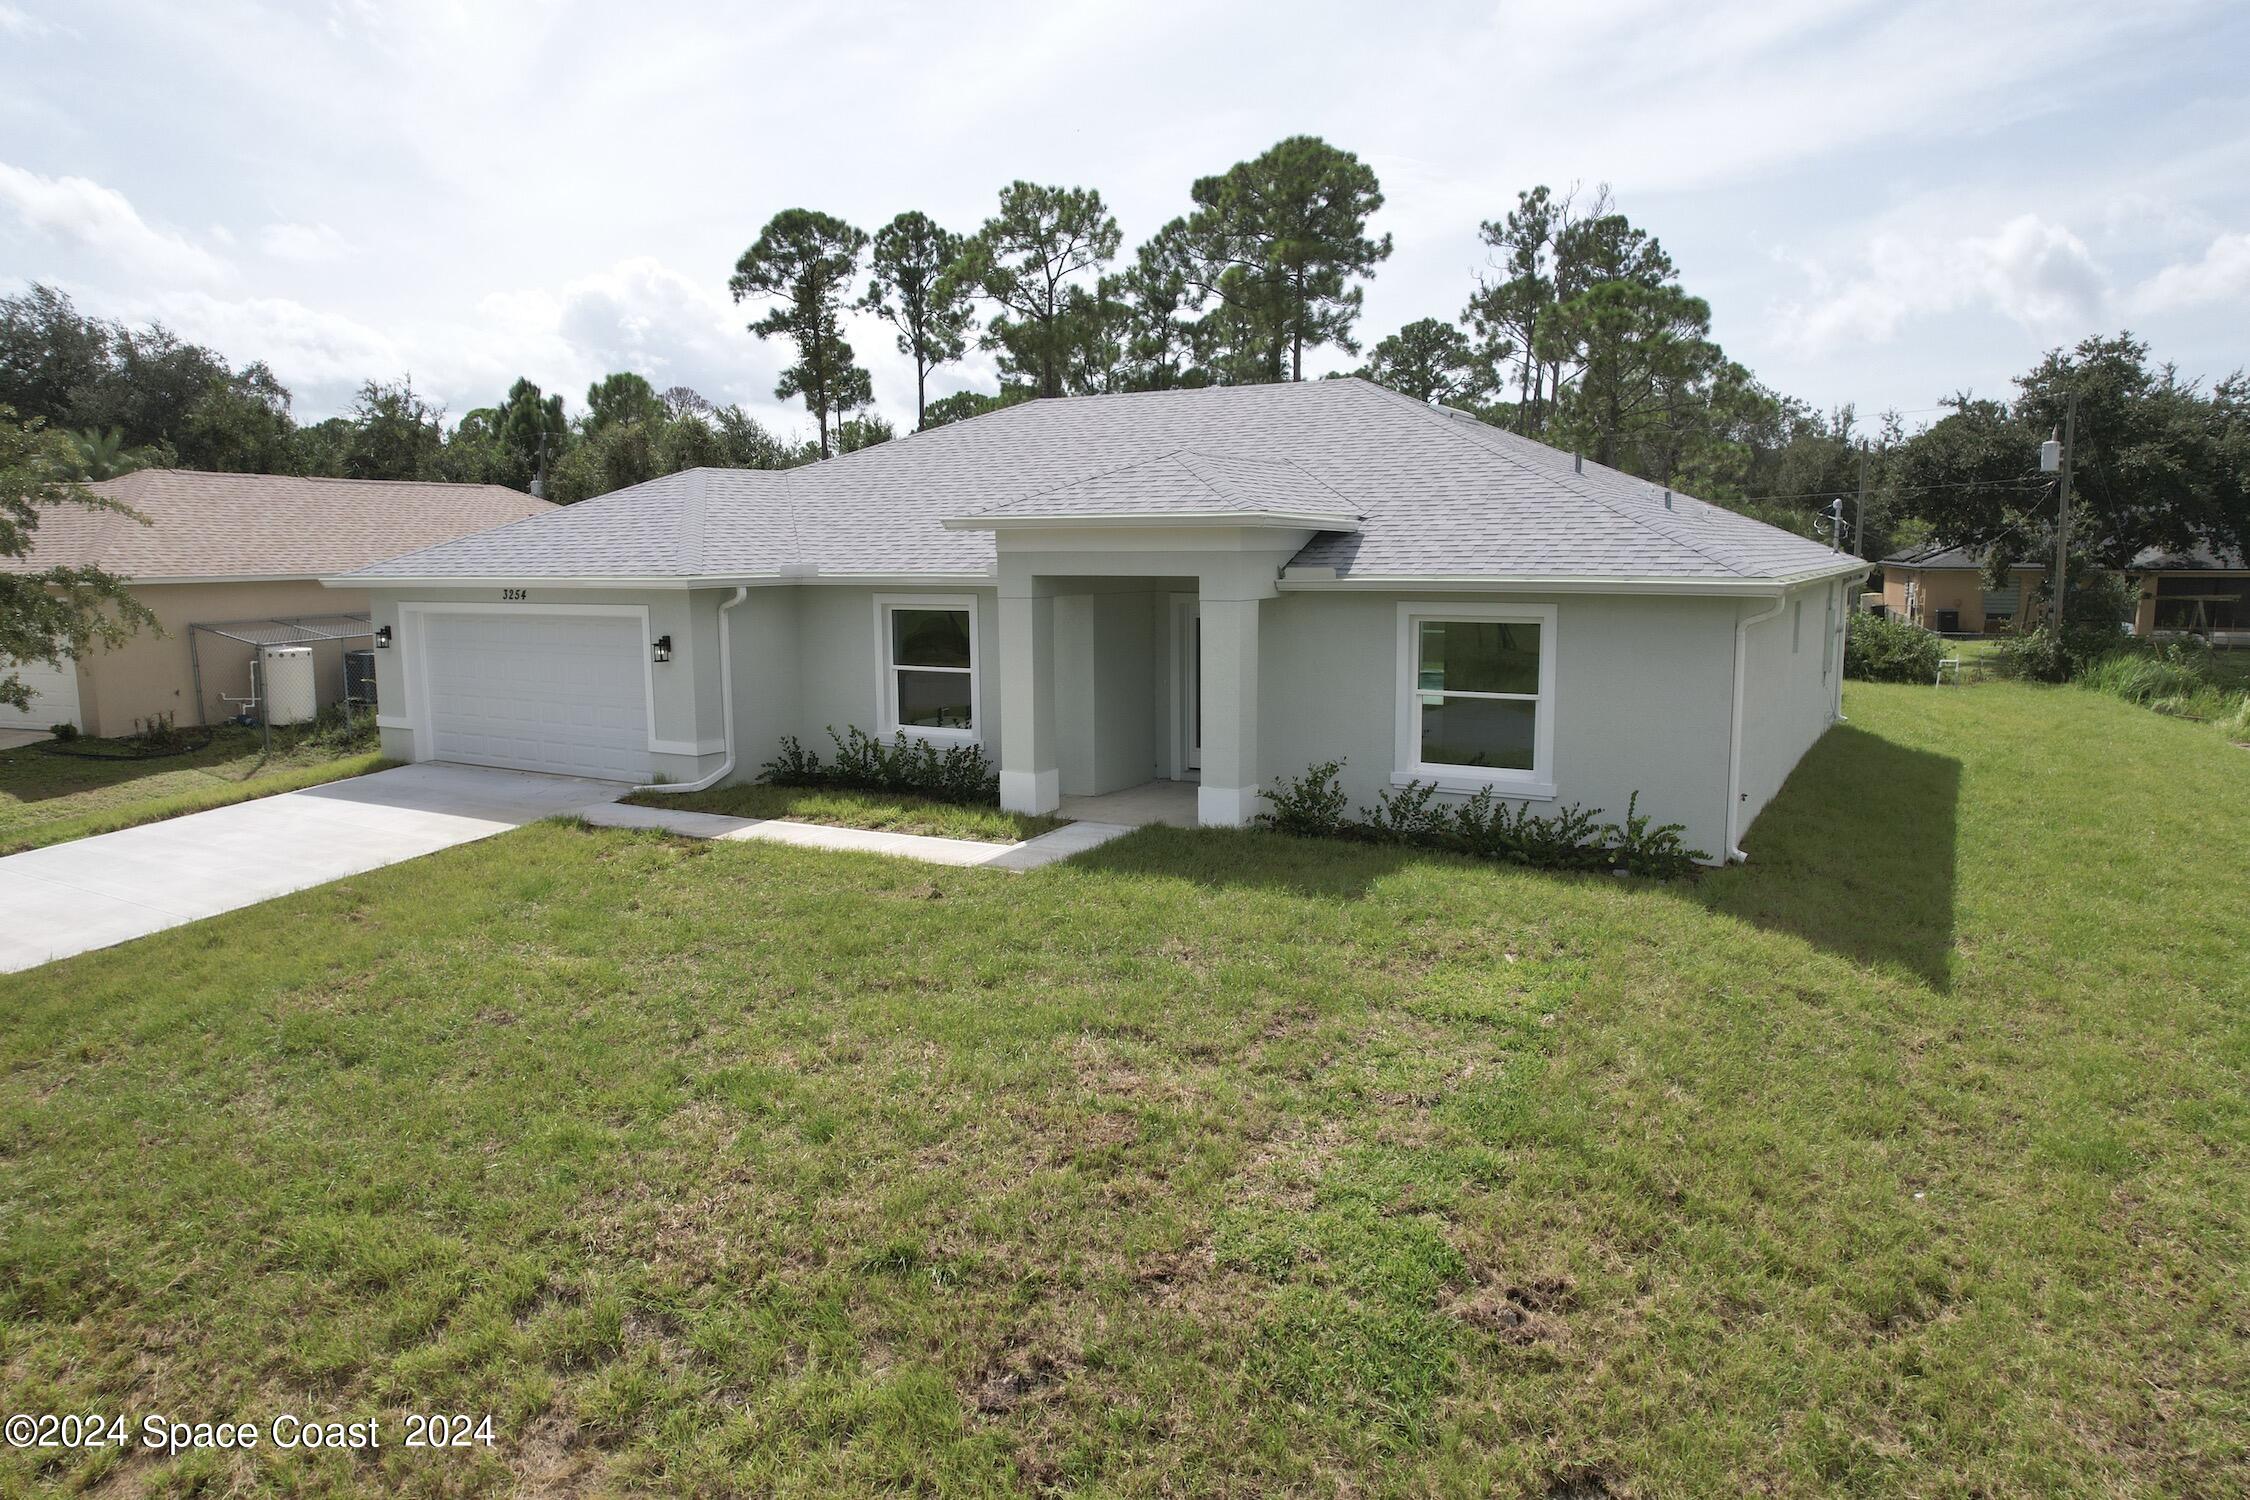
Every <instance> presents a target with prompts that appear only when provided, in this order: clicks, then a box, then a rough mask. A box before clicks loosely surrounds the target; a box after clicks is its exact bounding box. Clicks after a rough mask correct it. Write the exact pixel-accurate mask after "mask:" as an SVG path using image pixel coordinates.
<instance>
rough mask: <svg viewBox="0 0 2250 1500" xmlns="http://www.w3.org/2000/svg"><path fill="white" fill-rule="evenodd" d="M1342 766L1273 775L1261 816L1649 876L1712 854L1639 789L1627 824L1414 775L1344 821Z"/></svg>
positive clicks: (1679, 870)
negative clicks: (1647, 809)
mask: <svg viewBox="0 0 2250 1500" xmlns="http://www.w3.org/2000/svg"><path fill="white" fill-rule="evenodd" d="M1342 770H1343V763H1342V762H1340V761H1332V760H1331V761H1323V762H1321V763H1320V764H1318V765H1315V766H1311V767H1308V768H1307V769H1306V771H1305V773H1304V774H1303V775H1301V776H1296V777H1284V778H1282V779H1281V780H1279V781H1277V782H1275V783H1274V789H1273V790H1272V791H1270V792H1266V793H1264V794H1263V795H1264V797H1265V799H1266V800H1267V801H1268V802H1270V803H1272V804H1273V810H1272V811H1271V812H1268V813H1265V814H1263V815H1261V816H1260V818H1259V820H1258V821H1259V822H1260V823H1262V824H1263V825H1264V826H1266V827H1268V828H1271V829H1273V830H1274V831H1275V832H1277V833H1287V834H1294V835H1297V836H1299V837H1307V838H1349V839H1358V840H1360V841H1362V842H1365V843H1372V844H1403V845H1408V846H1411V847H1414V848H1419V849H1443V850H1447V851H1450V852H1452V853H1456V854H1467V855H1471V856H1473V857H1475V858H1478V859H1491V860H1502V861H1505V862H1507V863H1509V864H1518V865H1527V866H1530V867H1531V868H1533V869H1539V870H1615V871H1618V872H1620V873H1622V874H1629V875H1641V876H1646V877H1648V878H1650V879H1653V880H1674V879H1677V878H1679V877H1680V876H1683V875H1686V874H1689V873H1691V872H1692V871H1693V870H1694V868H1695V867H1696V865H1698V864H1703V863H1708V862H1709V860H1710V857H1711V856H1710V855H1708V854H1706V853H1704V852H1703V851H1702V850H1700V849H1690V848H1688V847H1687V845H1686V843H1685V842H1684V841H1683V840H1682V839H1681V837H1680V835H1681V833H1682V832H1684V829H1683V828H1682V826H1681V825H1680V824H1678V823H1664V824H1654V820H1653V819H1652V818H1650V817H1649V816H1648V815H1647V814H1645V813H1643V812H1642V811H1641V810H1640V802H1641V794H1640V793H1639V792H1637V791H1636V792H1634V793H1633V794H1632V796H1631V797H1629V798H1628V799H1627V800H1626V803H1625V819H1624V821H1623V822H1621V823H1604V822H1602V821H1601V813H1600V811H1599V810H1591V811H1590V810H1588V809H1587V808H1584V807H1581V806H1579V805H1578V804H1576V803H1573V804H1571V805H1570V806H1568V807H1564V808H1558V809H1556V811H1554V812H1553V813H1551V814H1544V815H1543V814H1539V813H1534V812H1533V811H1532V810H1531V806H1530V804H1529V803H1522V802H1519V803H1510V802H1507V801H1504V800H1502V799H1501V798H1500V797H1499V796H1497V795H1496V794H1495V793H1494V792H1493V791H1492V789H1491V788H1489V787H1487V788H1485V789H1483V790H1480V791H1478V792H1477V793H1476V794H1475V795H1473V796H1471V797H1468V798H1465V799H1464V800H1462V801H1461V802H1459V803H1457V804H1454V805H1452V806H1448V805H1446V804H1445V803H1442V802H1440V801H1438V790H1439V789H1438V786H1437V784H1436V783H1435V782H1422V781H1410V782H1408V783H1407V784H1406V785H1404V786H1402V787H1396V788H1393V789H1392V790H1390V791H1387V792H1380V793H1377V794H1376V797H1375V805H1374V806H1372V807H1362V808H1361V809H1360V810H1359V817H1358V818H1357V819H1356V820H1347V819H1346V818H1345V817H1344V792H1343V788H1342V787H1341V785H1339V782H1338V778H1339V773H1340V772H1341V771H1342ZM1652 825H1653V826H1652Z"/></svg>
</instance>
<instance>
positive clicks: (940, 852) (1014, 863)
mask: <svg viewBox="0 0 2250 1500" xmlns="http://www.w3.org/2000/svg"><path fill="white" fill-rule="evenodd" d="M580 816H582V817H584V818H585V820H586V821H587V822H589V823H593V824H595V825H597V826H599V827H602V828H658V829H662V830H663V831H664V832H666V833H676V834H680V835H682V836H684V837H686V838H691V839H755V840H758V841H760V842H763V843H769V844H795V845H797V846H799V847H800V848H806V849H850V850H854V851H856V852H858V853H862V854H890V855H896V856H897V857H899V858H901V859H919V860H922V861H924V862H926V863H928V864H933V865H962V866H974V867H976V868H979V869H985V870H1036V869H1038V868H1039V867H1040V866H1042V865H1051V864H1053V863H1055V862H1056V861H1057V860H1063V859H1068V858H1070V857H1071V856H1072V855H1073V854H1079V853H1083V852H1084V851H1086V850H1088V849H1093V848H1097V847H1099V846H1100V845H1103V844H1106V843H1108V842H1109V841H1110V840H1111V839H1114V838H1119V837H1122V836H1123V835H1125V834H1128V833H1131V832H1132V831H1133V830H1132V829H1131V828H1130V827H1128V826H1127V825H1125V824H1123V823H1065V824H1064V825H1063V826H1062V827H1060V828H1057V829H1056V830H1054V831H1053V832H1052V833H1043V834H1041V835H1039V837H1037V838H1035V839H1027V840H1025V841H1024V842H1023V843H1020V844H990V843H986V842H984V841H983V840H982V839H946V838H937V837H934V836H933V835H930V834H926V833H883V832H880V831H878V830H876V829H872V828H831V827H829V826H828V825H827V824H825V823H798V822H794V821H792V820H790V819H787V818H730V817H726V816H724V815H722V814H719V813H704V812H689V811H686V810H685V809H682V808H671V807H627V806H624V805H622V804H616V805H610V806H603V807H590V808H587V809H586V810H585V811H584V812H583V813H582V814H580Z"/></svg>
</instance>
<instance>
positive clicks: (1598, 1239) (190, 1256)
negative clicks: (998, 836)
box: [0, 683, 2250, 1496]
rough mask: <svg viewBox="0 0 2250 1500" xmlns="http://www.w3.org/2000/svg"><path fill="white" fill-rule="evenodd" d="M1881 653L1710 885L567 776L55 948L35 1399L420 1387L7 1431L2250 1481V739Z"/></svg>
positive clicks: (30, 1099) (26, 1152)
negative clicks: (726, 806)
mask: <svg viewBox="0 0 2250 1500" xmlns="http://www.w3.org/2000/svg"><path fill="white" fill-rule="evenodd" d="M1845 706H1846V710H1847V712H1848V713H1849V714H1850V716H1851V722H1850V723H1849V724H1846V725H1843V726H1840V727H1838V728H1837V729H1836V730H1834V731H1833V732H1831V733H1830V734H1829V735H1828V737H1827V738H1826V739H1825V740H1824V741H1823V742H1822V743H1821V744H1820V745H1819V746H1818V747H1817V748H1816V749H1815V751H1814V752H1813V753H1812V755H1811V756H1809V757H1808V758H1807V759H1806V761H1805V762H1804V764H1803V765H1802V766H1801V767H1800V768H1799V770H1798V772H1797V774H1796V775H1795V776H1794V777H1793V778H1792V779H1791V781H1790V783H1789V785H1788V787H1787V788H1786V789H1785V790H1784V791H1783V793H1782V795H1781V797H1780V798H1779V799H1778V800H1777V801H1776V802H1775V803H1774V805H1773V806H1772V807H1771V808H1770V809H1768V811H1767V812H1766V814H1765V815H1764V817H1763V818H1761V819H1760V821H1759V822H1758V823H1757V825H1756V826H1755V827H1754V828H1753V830H1752V831H1751V835H1750V838H1749V840H1748V846H1749V848H1750V850H1751V853H1752V857H1753V863H1752V864H1751V865H1749V866H1748V867H1747V868H1743V869H1738V870H1733V871H1729V872H1725V873H1720V874H1715V875H1712V876H1710V877H1708V878H1705V879H1703V880H1700V881H1698V882H1695V883H1693V884H1689V885H1684V886H1671V887H1655V886H1647V885H1642V884H1638V883H1634V882H1628V881H1621V880H1616V879H1612V878H1607V877H1562V876H1551V875H1540V874H1536V873H1532V872H1528V871H1520V870H1511V869H1504V868H1495V867H1487V866H1478V865H1473V864H1470V863H1467V862H1464V861H1461V860H1456V859H1452V858H1447V857H1444V856H1428V855H1416V854H1411V853H1407V852H1404V851H1398V850H1386V849H1376V848H1368V847H1363V846H1354V845H1339V844H1321V843H1314V842H1298V841H1291V840H1286V839H1282V838H1279V837H1276V836H1272V835H1260V834H1248V833H1245V834H1220V833H1193V832H1185V831H1176V830H1168V829H1146V830H1142V831H1141V832H1139V833H1137V834H1135V835H1133V836H1131V837H1130V838H1127V839H1123V840H1120V841H1118V842H1116V843H1113V844H1110V845H1107V846H1105V847H1104V848H1102V849H1099V850H1096V851H1093V852H1091V853H1090V854H1088V855H1085V856H1082V857H1080V858H1079V859H1078V860H1076V861H1073V862H1070V863H1067V864H1064V865H1059V866H1055V867H1051V868H1049V869H1046V870H1043V871H1039V872H1036V873H1033V874H1030V875H1025V876H1017V877H1010V876H1005V875H999V874H994V873H991V872H983V871H973V870H952V869H942V868H936V867H928V866H921V865H915V864H909V863H904V862H897V861H887V860H882V859H877V858H873V857H863V856H848V855H835V854H827V853H821V852H816V851H808V850H800V849H791V848H784V847H776V846H770V845H762V844H723V843H710V842H696V841H688V840H675V839H668V838H664V837H661V836H657V835H652V834H636V833H628V832H622V831H611V830H601V831H597V830H592V829H587V828H583V827H576V826H569V825H564V824H560V823H548V824H543V825H539V826H535V827H532V828H529V829H525V830H522V831H519V832H516V833H511V834H507V835H503V836H501V837H498V838H494V839H491V840H488V841H485V842H482V843H478V844H474V845H469V846H466V847H463V848H459V849H455V850H452V851H449V852H447V853H444V854H440V855H436V856H432V857H430V858H427V859H421V860H416V861H413V862H412V863H410V864H407V865H403V866H398V867H395V868H392V869H388V870H384V871H380V872H376V873H372V874H369V875H365V876H359V877H354V878H352V879H349V880H346V881H342V882H339V883H336V884H333V885H329V886H326V887H322V888H320V889H318V890H314V891H310V892H306V893H303V894H300V895H298V896H294V897H290V898H288V899H286V900H284V901H280V902H276V903H273V904H271V905H268V906H265V907H260V908H258V909H256V910H253V911H246V912H241V913H236V914H233V915H230V916H226V917H221V918H218V919H215V920H212V921H208V922H201V923H197V924H194V925H192V926H189V927H186V928H181V929H177V930H174V931H172V932H168V933H164V934H160V935H157V936H155V937H152V938H149V939H146V940H143V941H141V942H137V943H134V944H131V945H128V946H126V947H123V948H119V949H113V950H109V951H106V952H101V953H94V954H87V955H83V956H81V957H79V958H75V959H71V960H68V961H66V962H64V963H60V964H56V965H53V966H51V967H49V968H46V969H42V970H39V971H36V972H34V973H31V974H28V975H18V976H12V977H11V978H10V979H9V980H8V981H7V1009H8V1014H9V1025H8V1027H7V1028H6V1030H5V1031H4V1032H0V1151H4V1153H5V1170H4V1171H0V1369H4V1370H5V1371H6V1386H7V1391H8V1397H9V1400H8V1405H9V1407H10V1409H11V1410H32V1411H37V1410H41V1409H56V1410H73V1409H97V1410H120V1409H122V1410H126V1411H131V1412H147V1411H163V1412H168V1413H171V1414H174V1415H175V1416H181V1417H190V1416H192V1417H199V1418H207V1419H217V1418H222V1417H228V1416H246V1417H255V1416H271V1415H272V1414H273V1413H275V1412H277V1411H283V1410H287V1411H293V1412H298V1413H319V1414H324V1415H329V1416H333V1417H336V1418H339V1419H344V1418H352V1417H366V1416H376V1417H383V1418H386V1419H388V1420H389V1421H390V1422H391V1423H392V1424H393V1425H392V1426H390V1427H388V1428H387V1429H386V1434H387V1436H386V1446H385V1447H384V1448H383V1449H382V1450H381V1451H380V1453H378V1454H374V1455H371V1456H365V1457H360V1458H350V1457H342V1456H333V1455H331V1456H321V1457H312V1458H306V1457H300V1456H292V1455H289V1454H284V1453H279V1452H275V1451H273V1450H272V1449H271V1448H270V1447H269V1448H267V1449H265V1450H261V1451H260V1452H259V1453H257V1454H256V1455H253V1456H249V1457H244V1456H240V1455H208V1456H199V1457H194V1458H189V1459H182V1460H174V1461H170V1462H159V1461H157V1460H155V1459H152V1458H150V1457H148V1456H147V1455H145V1454H141V1453H137V1452H136V1453H131V1454H126V1455H116V1454H111V1455H108V1456H100V1457H75V1456H69V1455H55V1454H47V1455H39V1454H31V1453H8V1454H4V1455H0V1489H7V1490H9V1491H11V1492H17V1493H21V1492H28V1491H30V1490H33V1489H37V1488H40V1487H44V1486H55V1487H62V1486H67V1485H73V1484H95V1483H99V1482H104V1481H106V1482H107V1483H108V1484H109V1485H110V1486H111V1491H108V1492H121V1493H133V1492H136V1491H151V1490H162V1491H164V1492H167V1493H176V1494H184V1493H189V1492H193V1491H197V1490H204V1491H228V1492H238V1493H251V1494H276V1495H278V1494H285V1493H286V1494H308V1493H323V1494H325V1493H337V1492H345V1491H357V1492H362V1493H401V1494H421V1495H440V1494H442V1495H448V1496H457V1495H479V1496H481V1495H503V1494H508V1493H511V1492H515V1491H520V1492H522V1493H541V1494H544V1493H552V1492H570V1491H581V1492H593V1491H601V1492H610V1491H633V1492H663V1493H675V1494H689V1493H693V1494H702V1495H723V1494H744V1495H753V1494H755V1495H769V1494H770V1495H785V1496H792V1495H806V1496H810V1495H828V1494H839V1493H841V1494H869V1493H895V1492H900V1491H914V1492H917V1493H924V1494H973V1495H1011V1494H1034V1493H1082V1494H1151V1495H1153V1494H1204V1493H1233V1494H1245V1495H1247V1494H1277V1493H1300V1494H1313V1495H1335V1494H1354V1495H1364V1494H1381V1495H1428V1494H1446V1495H1464V1496H1466V1495H1486V1494H1501V1495H1530V1496H1545V1495H1562V1494H1571V1495H1580V1496H1585V1495H1596V1494H1609V1495H1619V1496H1622V1495H1641V1496H1672V1495H1729V1496H1731V1495H1738V1494H1742V1493H1745V1492H1752V1493H1761V1494H1780V1495H1804V1496H1825V1495H1833V1494H1917V1495H1963V1496H1966V1495H1980V1496H2018V1495H2020V1496H2051V1495H2064V1496H2078V1495H2083V1496H2097V1495H2098V1496H2114V1495H2119V1494H2183V1495H2187V1494H2193V1495H2226V1494H2241V1493H2243V1491H2244V1487H2245V1480H2244V1476H2245V1474H2250V1452H2246V1450H2245V1444H2246V1441H2250V1436H2246V1435H2250V1341H2246V1340H2245V1339H2244V1338H2243V1336H2242V1332H2243V1329H2244V1327H2245V1326H2246V1324H2250V1286H2246V1283H2245V1278H2244V1272H2243V1267H2244V1264H2245V1262H2246V1259H2250V1016H2246V1014H2245V1001H2244V994H2245V991H2244V985H2243V975H2244V973H2245V964H2246V961H2250V924H2246V923H2245V922H2244V921H2243V919H2242V904H2241V877H2242V866H2241V851H2242V850H2243V849H2244V848H2245V847H2250V755H2246V754H2245V753H2244V752H2242V751H2240V750H2238V749H2235V748H2233V747H2231V746H2228V745H2227V744H2225V743H2224V742H2223V741H2221V740H2219V739H2218V738H2217V737H2215V736H2213V735H2212V734H2210V733H2209V732H2208V731H2207V730H2206V729H2203V728H2200V727H2198V726H2195V725H2192V724H2188V723H2184V722H2181V721H2179V720H2176V719H2170V718H2166V717H2164V716H2162V715H2158V714H2152V713H2148V712H2145V711H2143V710H2140V709H2136V708H2133V707H2131V706H2129V705H2127V704H2124V703H2121V702H2118V701H2116V700H2114V699H2110V698H2106V697H2102V696H2099V695H2096V694H2092V693H2085V692H2079V691H2075V690H2072V689H2067V688H2055V689H2042V688H2036V687H2029V686H2019V685H2013V684H1996V685H1990V686H1986V687H1982V688H1979V689H1976V690H1974V691H1969V692H1960V693H1955V692H1951V691H1945V692H1939V691H1934V690H1932V689H1927V688H1917V687H1878V686H1865V685H1861V684H1856V683H1854V684H1848V685H1847V688H1846V699H1845ZM410 1408H411V1409H416V1410H427V1409H439V1410H449V1409H450V1410H466V1411H471V1412H481V1411H489V1412H491V1413H493V1414H494V1415H495V1417H496V1418H497V1421H496V1423H495V1425H496V1427H497V1429H498V1431H499V1433H500V1435H501V1443H500V1445H499V1446H498V1447H497V1448H496V1449H494V1450H493V1451H491V1452H489V1453H473V1454H468V1455H453V1456H443V1457H440V1456H433V1455H429V1454H426V1453H420V1454H418V1453H415V1452H411V1451H409V1450H406V1449H403V1448H401V1447H399V1446H397V1440H398V1436H399V1430H398V1428H397V1427H396V1425H395V1424H396V1420H397V1414H398V1413H399V1412H401V1411H402V1410H405V1409H410Z"/></svg>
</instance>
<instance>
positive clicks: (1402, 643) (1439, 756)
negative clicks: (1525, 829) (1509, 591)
mask: <svg viewBox="0 0 2250 1500" xmlns="http://www.w3.org/2000/svg"><path fill="white" fill-rule="evenodd" d="M1391 780H1392V781H1393V783H1396V784H1403V783H1405V782H1408V781H1434V782H1436V783H1437V784H1438V785H1439V786H1441V787H1443V788H1445V789H1447V790H1449V791H1475V790H1477V789H1480V788H1483V787H1490V788H1492V789H1493V790H1494V791H1496V792H1499V793H1500V794H1501V795H1503V796H1510V797H1527V798H1545V797H1552V796H1553V795H1554V794H1555V608H1554V606H1553V605H1551V604H1442V603H1431V604H1401V605H1400V606H1399V607H1398V755H1397V763H1396V765H1395V766H1394V767H1393V768H1392V774H1391Z"/></svg>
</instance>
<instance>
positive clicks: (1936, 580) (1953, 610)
mask: <svg viewBox="0 0 2250 1500" xmlns="http://www.w3.org/2000/svg"><path fill="white" fill-rule="evenodd" d="M2046 576H2047V570H2046V568H2045V567H2043V566H2041V565H2040V564H2038V563H2035V562H2018V563H2016V564H2015V565H2014V566H2012V567H2011V568H2009V569H2008V583H2007V586H2006V587H2005V588H1997V589H1996V588H1994V587H1992V585H1991V582H1990V580H1988V579H1987V578H1986V577H1985V566H1984V559H1982V558H1981V557H1979V556H1977V555H1976V554H1975V553H1972V552H1970V551H1968V550H1967V549H1966V548H1961V547H1916V548H1913V549H1910V550H1909V551H1905V552H1901V553H1899V554H1897V555H1896V556H1893V557H1886V558H1884V559H1883V613H1884V614H1886V615H1888V616H1890V617H1891V618H1892V619H1894V620H1911V621H1913V622H1914V623H1915V624H1917V625H1920V626H1921V627H1923V628H1924V629H1925V630H1935V631H1937V632H1939V633H1940V634H1942V635H1989V634H1994V633H1997V632H2000V631H2005V630H2011V629H2014V628H2015V627H2016V626H2017V625H2018V624H2019V623H2022V622H2023V621H2024V619H2025V611H2026V610H2027V609H2030V608H2031V607H2032V606H2033V599H2034V596H2035V595H2036V594H2037V593H2038V591H2039V585H2040V582H2041V580H2043V579H2044V578H2046Z"/></svg>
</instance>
